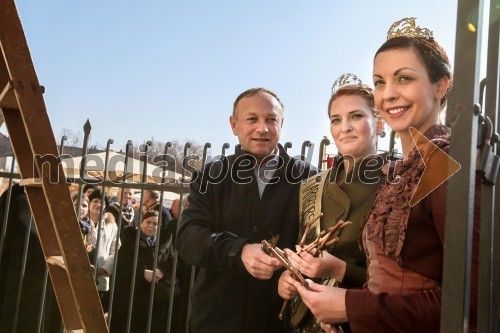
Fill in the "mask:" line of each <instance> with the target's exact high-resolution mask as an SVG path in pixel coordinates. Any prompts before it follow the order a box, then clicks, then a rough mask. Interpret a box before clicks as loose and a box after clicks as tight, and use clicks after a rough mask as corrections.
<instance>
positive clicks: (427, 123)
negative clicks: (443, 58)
mask: <svg viewBox="0 0 500 333" xmlns="http://www.w3.org/2000/svg"><path fill="white" fill-rule="evenodd" d="M444 81H446V82H444ZM373 85H374V86H375V106H376V109H377V110H378V111H379V112H380V115H381V116H382V117H383V118H384V120H385V121H386V122H387V124H388V125H389V126H390V127H391V128H392V129H393V130H394V131H396V132H403V131H407V130H408V128H410V127H413V128H415V129H417V130H419V131H420V132H422V133H423V132H425V131H426V130H427V129H428V128H429V127H431V126H433V125H435V124H437V123H439V111H440V99H441V97H443V96H444V94H445V92H446V89H447V87H448V81H447V78H442V79H440V80H439V81H438V82H436V83H431V81H430V79H429V74H428V73H427V69H426V68H425V66H424V64H423V63H422V61H421V60H420V58H419V57H418V56H417V54H416V53H415V51H413V49H411V48H398V49H390V50H386V51H383V52H381V53H379V54H378V55H377V56H376V58H375V62H374V68H373Z"/></svg>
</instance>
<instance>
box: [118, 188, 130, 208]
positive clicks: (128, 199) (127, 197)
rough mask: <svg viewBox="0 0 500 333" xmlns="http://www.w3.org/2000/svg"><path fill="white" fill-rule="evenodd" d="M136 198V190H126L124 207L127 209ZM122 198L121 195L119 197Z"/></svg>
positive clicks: (124, 192) (124, 191)
mask: <svg viewBox="0 0 500 333" xmlns="http://www.w3.org/2000/svg"><path fill="white" fill-rule="evenodd" d="M133 197H134V190H133V189H131V188H126V189H124V190H123V206H124V207H127V206H128V205H131V204H132V199H133ZM120 198H121V193H120V194H119V195H118V199H120Z"/></svg>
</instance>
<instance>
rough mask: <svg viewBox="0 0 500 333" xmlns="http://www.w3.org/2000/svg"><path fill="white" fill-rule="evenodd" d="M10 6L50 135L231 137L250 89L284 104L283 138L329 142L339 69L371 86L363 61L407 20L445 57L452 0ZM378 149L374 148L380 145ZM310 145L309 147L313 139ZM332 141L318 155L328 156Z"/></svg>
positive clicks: (111, 0)
mask: <svg viewBox="0 0 500 333" xmlns="http://www.w3.org/2000/svg"><path fill="white" fill-rule="evenodd" d="M17 6H18V10H19V14H20V17H21V21H22V23H23V26H24V30H25V34H26V37H27V40H28V43H29V46H30V50H31V55H32V58H33V61H34V64H35V68H36V70H37V73H38V78H39V80H40V82H41V84H42V85H44V86H45V87H46V93H45V102H46V105H47V110H48V112H49V117H50V119H51V122H52V126H53V130H54V134H55V136H56V137H57V136H59V134H60V133H61V131H62V129H63V128H69V129H71V130H73V131H75V132H78V131H82V129H81V128H82V126H83V124H84V122H85V121H86V119H87V118H89V119H90V121H91V123H92V127H93V129H92V137H91V143H96V142H99V143H100V144H102V145H105V144H106V141H107V140H108V139H109V138H113V139H114V141H115V144H114V145H113V146H112V147H113V148H114V149H116V150H120V149H121V148H123V147H124V145H125V143H126V140H127V139H132V140H133V141H134V143H136V144H137V143H142V142H144V141H145V140H148V139H151V138H152V137H153V138H154V139H156V140H160V141H168V140H173V139H178V140H180V141H185V140H195V141H196V142H198V143H205V142H210V143H212V147H214V148H213V150H212V153H213V154H216V153H218V152H220V147H221V146H222V144H223V143H224V142H228V143H230V144H231V151H232V148H233V147H234V144H236V143H237V141H236V138H235V137H234V136H233V135H232V132H231V130H230V127H229V123H228V117H229V115H230V113H231V108H232V103H233V101H234V99H235V97H236V96H237V95H238V94H239V93H240V92H242V91H243V90H246V89H247V88H250V87H254V86H265V87H267V88H270V89H272V90H274V91H276V92H277V93H278V95H279V96H280V97H281V99H282V100H283V102H284V104H285V107H286V108H285V123H284V131H283V135H282V140H281V141H282V142H286V141H291V142H292V143H293V144H294V146H293V148H292V149H291V152H292V153H293V154H298V153H299V152H300V146H301V144H302V142H303V141H304V140H310V141H312V142H315V143H318V144H319V141H320V140H321V139H322V137H323V136H324V135H327V136H328V137H329V138H330V133H329V126H328V119H327V116H326V108H327V103H328V99H329V96H330V88H331V85H332V83H333V81H334V80H335V79H336V78H337V77H338V76H339V75H341V74H343V73H346V72H352V73H356V74H357V75H358V76H359V77H360V78H361V79H362V80H363V81H364V82H366V83H368V84H371V71H372V60H373V59H372V58H373V54H374V52H375V51H376V49H377V48H378V47H379V46H380V45H381V44H382V43H383V42H384V40H385V37H386V32H387V29H388V28H389V26H390V25H391V24H392V23H393V22H394V21H396V20H399V19H401V18H402V17H406V16H414V17H417V23H418V24H419V25H420V26H424V27H428V28H430V29H431V30H433V31H434V36H435V38H436V39H437V40H438V41H439V42H440V43H441V44H442V45H443V46H444V48H445V49H446V50H447V51H448V55H449V56H450V59H453V58H454V43H455V29H456V8H457V3H456V1H453V0H439V1H436V0H420V1H411V2H410V1H401V0H380V1H373V0H360V1H340V0H316V1H284V0H274V1H262V0H254V1H246V0H244V1H229V0H225V1H222V0H221V1H219V0H217V1H189V0H186V1H167V0H162V1H157V0H150V1H141V2H138V1H129V0H119V1H118V0H108V1H95V0H91V1H65V0H46V1H27V0H18V1H17ZM382 146H383V144H382ZM317 147H318V146H317ZM334 151H335V149H334V147H333V146H330V147H329V148H328V152H334Z"/></svg>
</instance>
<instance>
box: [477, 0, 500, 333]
mask: <svg viewBox="0 0 500 333" xmlns="http://www.w3.org/2000/svg"><path fill="white" fill-rule="evenodd" d="M496 6H498V3H497V2H496V1H495V0H491V1H490V8H489V33H488V54H487V69H486V72H487V74H486V79H485V84H486V98H485V101H484V105H485V110H484V115H485V116H487V117H488V118H489V119H490V120H491V121H492V125H493V126H492V130H493V133H495V132H498V129H499V126H498V103H499V102H498V99H499V38H500V31H499V30H500V29H499V14H498V8H496ZM481 101H482V100H481ZM496 140H497V138H495V139H493V140H492V142H491V143H492V145H493V147H494V150H493V152H495V146H497V145H498V143H497V142H495V141H496ZM496 151H497V155H498V153H499V150H498V147H496ZM498 185H499V184H498V183H497V184H495V185H493V186H488V185H486V184H483V186H482V189H481V230H480V232H481V235H480V242H479V246H480V249H479V251H480V252H479V258H481V260H480V263H479V264H480V266H479V283H478V331H479V332H487V333H491V332H498V330H499V327H498V318H499V317H498V311H499V310H500V308H499V302H498V288H499V281H498V280H499V276H498V270H499V268H498V259H496V260H495V255H496V256H497V258H498V255H499V253H498V244H499V243H498V242H499V239H498V228H499V227H500V224H499V223H500V222H499V221H498V216H497V219H496V222H495V211H496V209H495V208H497V207H495V206H496V200H495V199H496V198H498V196H497V195H498V193H495V192H496V191H497V192H498V187H499V186H498ZM497 214H498V212H497Z"/></svg>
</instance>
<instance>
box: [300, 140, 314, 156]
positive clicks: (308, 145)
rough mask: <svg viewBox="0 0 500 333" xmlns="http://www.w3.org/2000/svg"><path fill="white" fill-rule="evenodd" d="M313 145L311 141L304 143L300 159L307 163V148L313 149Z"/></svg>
mask: <svg viewBox="0 0 500 333" xmlns="http://www.w3.org/2000/svg"><path fill="white" fill-rule="evenodd" d="M311 145H312V143H311V141H309V140H307V141H304V142H303V143H302V147H301V149H300V159H301V160H302V161H305V159H306V148H309V147H311Z"/></svg>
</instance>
